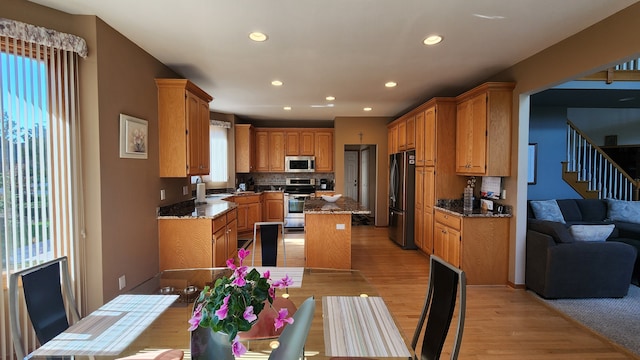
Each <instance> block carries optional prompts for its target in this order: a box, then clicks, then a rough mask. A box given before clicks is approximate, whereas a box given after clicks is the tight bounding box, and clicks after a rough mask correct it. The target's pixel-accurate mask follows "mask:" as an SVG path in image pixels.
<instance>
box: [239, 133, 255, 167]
mask: <svg viewBox="0 0 640 360" xmlns="http://www.w3.org/2000/svg"><path fill="white" fill-rule="evenodd" d="M235 139H236V141H235V146H236V172H237V173H249V172H252V171H254V170H255V166H256V165H255V163H256V133H255V129H254V128H253V126H252V125H249V124H237V125H235Z"/></svg>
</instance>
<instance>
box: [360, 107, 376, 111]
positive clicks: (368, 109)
mask: <svg viewBox="0 0 640 360" xmlns="http://www.w3.org/2000/svg"><path fill="white" fill-rule="evenodd" d="M362 110H364V111H371V110H373V108H370V107H366V108H364V109H362Z"/></svg>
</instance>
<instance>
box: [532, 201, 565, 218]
mask: <svg viewBox="0 0 640 360" xmlns="http://www.w3.org/2000/svg"><path fill="white" fill-rule="evenodd" d="M529 203H530V204H531V209H532V210H533V215H535V217H536V219H538V220H548V221H557V222H560V223H563V224H564V217H563V216H562V212H561V211H560V207H559V206H558V202H556V201H555V200H532V201H530V202H529Z"/></svg>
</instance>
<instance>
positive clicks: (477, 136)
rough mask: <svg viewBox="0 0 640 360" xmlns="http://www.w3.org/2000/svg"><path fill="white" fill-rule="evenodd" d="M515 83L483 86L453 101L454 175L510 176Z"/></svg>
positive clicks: (486, 84)
mask: <svg viewBox="0 0 640 360" xmlns="http://www.w3.org/2000/svg"><path fill="white" fill-rule="evenodd" d="M514 87H515V83H502V82H490V83H485V84H482V85H480V86H478V87H476V88H474V89H472V90H469V91H467V92H466V93H464V94H462V95H460V96H458V97H457V98H456V100H457V102H458V105H457V119H456V120H457V121H456V172H457V173H458V174H460V175H469V176H475V175H486V176H511V109H512V101H513V100H512V98H513V96H512V93H513V88H514Z"/></svg>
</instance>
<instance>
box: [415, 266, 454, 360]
mask: <svg viewBox="0 0 640 360" xmlns="http://www.w3.org/2000/svg"><path fill="white" fill-rule="evenodd" d="M466 288H467V280H466V276H465V274H464V271H462V270H460V269H458V268H457V267H455V266H453V265H451V264H449V263H447V262H446V261H444V260H442V259H441V258H439V257H437V256H435V255H431V258H430V260H429V286H428V289H427V297H426V300H425V302H424V307H423V308H422V313H421V314H420V318H419V319H418V326H417V327H416V331H415V333H414V335H413V340H412V341H411V348H412V349H413V350H414V353H415V350H416V345H417V343H418V338H419V337H420V334H421V333H422V329H423V327H424V328H425V330H424V338H423V340H422V351H421V353H420V359H421V360H437V359H439V358H440V354H441V353H442V348H443V347H444V342H445V339H446V338H447V333H448V332H449V327H450V325H451V320H452V318H453V312H454V309H455V307H456V298H458V299H459V300H458V310H459V312H458V323H457V330H456V336H455V340H454V343H453V349H452V350H451V359H452V360H453V359H457V358H458V353H459V352H460V344H461V342H462V332H463V330H464V317H465V310H466V302H467V290H466ZM425 319H426V320H427V323H426V327H425V324H424V322H425Z"/></svg>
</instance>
